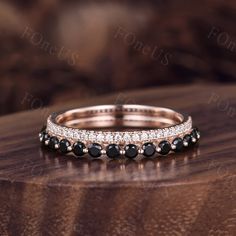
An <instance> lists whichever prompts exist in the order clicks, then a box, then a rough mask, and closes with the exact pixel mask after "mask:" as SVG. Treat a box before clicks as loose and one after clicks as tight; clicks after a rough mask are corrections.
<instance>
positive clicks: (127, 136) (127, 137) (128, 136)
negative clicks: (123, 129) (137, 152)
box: [123, 133, 131, 142]
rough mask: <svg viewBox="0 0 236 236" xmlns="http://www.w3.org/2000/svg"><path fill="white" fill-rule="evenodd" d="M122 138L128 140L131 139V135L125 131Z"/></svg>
mask: <svg viewBox="0 0 236 236" xmlns="http://www.w3.org/2000/svg"><path fill="white" fill-rule="evenodd" d="M123 139H124V141H125V142H130V141H131V136H130V135H129V134H128V133H125V134H124V136H123Z"/></svg>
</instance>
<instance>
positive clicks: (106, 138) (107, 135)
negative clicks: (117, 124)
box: [105, 133, 113, 143]
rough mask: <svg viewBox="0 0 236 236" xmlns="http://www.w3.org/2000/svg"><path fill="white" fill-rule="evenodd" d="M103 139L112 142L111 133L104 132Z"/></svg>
mask: <svg viewBox="0 0 236 236" xmlns="http://www.w3.org/2000/svg"><path fill="white" fill-rule="evenodd" d="M105 140H106V142H108V143H112V142H113V135H112V134H110V133H108V134H106V136H105Z"/></svg>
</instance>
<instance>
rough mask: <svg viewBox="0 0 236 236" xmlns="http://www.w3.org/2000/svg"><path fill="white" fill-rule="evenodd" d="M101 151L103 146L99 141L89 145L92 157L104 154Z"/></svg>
mask: <svg viewBox="0 0 236 236" xmlns="http://www.w3.org/2000/svg"><path fill="white" fill-rule="evenodd" d="M101 151H102V147H101V145H100V144H98V143H92V144H90V145H89V146H88V153H89V155H90V156H92V157H100V156H101V155H102V153H101Z"/></svg>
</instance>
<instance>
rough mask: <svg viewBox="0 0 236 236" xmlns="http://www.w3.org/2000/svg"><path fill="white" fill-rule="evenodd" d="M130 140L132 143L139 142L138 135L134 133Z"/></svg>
mask: <svg viewBox="0 0 236 236" xmlns="http://www.w3.org/2000/svg"><path fill="white" fill-rule="evenodd" d="M132 140H133V141H134V142H138V141H140V138H139V135H138V134H137V133H134V134H133V135H132Z"/></svg>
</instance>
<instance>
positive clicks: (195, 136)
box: [191, 128, 200, 140]
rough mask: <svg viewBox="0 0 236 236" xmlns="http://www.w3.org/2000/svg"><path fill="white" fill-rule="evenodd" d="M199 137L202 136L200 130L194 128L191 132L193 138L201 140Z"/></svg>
mask: <svg viewBox="0 0 236 236" xmlns="http://www.w3.org/2000/svg"><path fill="white" fill-rule="evenodd" d="M199 135H200V131H199V130H198V128H194V129H193V130H192V132H191V136H192V137H193V138H195V139H196V140H199V138H198V137H199Z"/></svg>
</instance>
